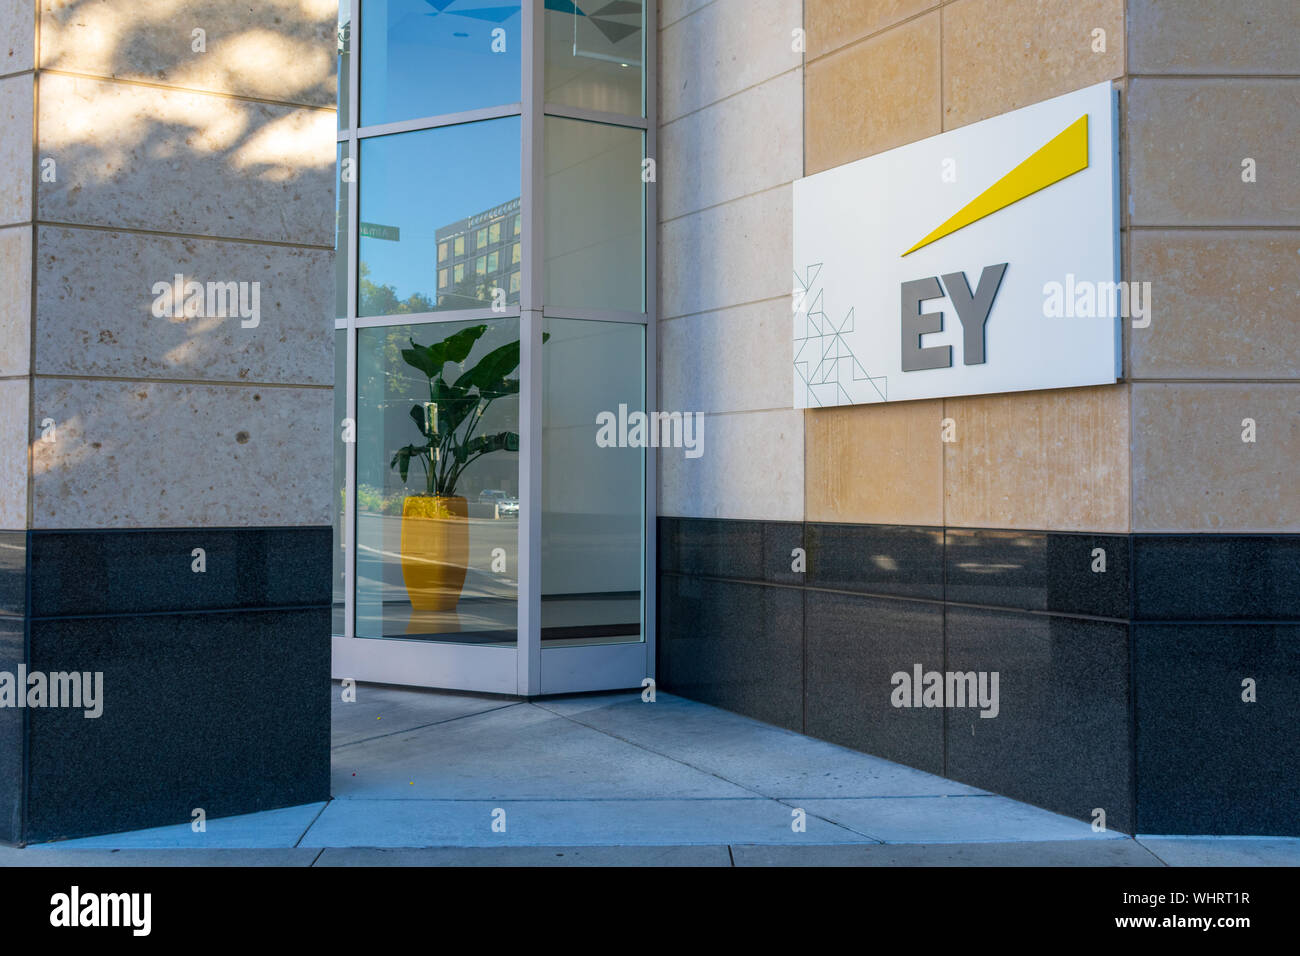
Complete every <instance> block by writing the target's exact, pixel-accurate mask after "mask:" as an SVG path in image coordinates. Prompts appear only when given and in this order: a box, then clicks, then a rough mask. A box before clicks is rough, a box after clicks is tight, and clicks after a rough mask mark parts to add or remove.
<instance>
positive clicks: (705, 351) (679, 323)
mask: <svg viewBox="0 0 1300 956" xmlns="http://www.w3.org/2000/svg"><path fill="white" fill-rule="evenodd" d="M790 336H791V318H790V300H789V298H788V297H783V298H780V299H770V300H768V301H767V302H756V303H752V304H750V305H743V306H738V307H736V308H733V309H724V310H721V311H719V312H706V313H703V314H701V315H688V316H685V317H683V318H680V319H673V320H671V321H669V322H661V323H660V324H659V407H660V408H663V409H666V410H669V411H704V412H736V411H756V410H760V409H767V408H781V409H786V408H789V407H790V405H791V394H792V392H793V390H794V382H793V380H794V369H793V366H792V365H791V360H790V356H791V351H792V346H791V341H790Z"/></svg>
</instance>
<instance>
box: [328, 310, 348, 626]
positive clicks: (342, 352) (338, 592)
mask: <svg viewBox="0 0 1300 956" xmlns="http://www.w3.org/2000/svg"><path fill="white" fill-rule="evenodd" d="M347 417H348V333H347V332H345V331H343V330H342V329H340V330H338V331H336V332H335V333H334V494H333V500H332V501H331V502H330V517H331V518H332V520H333V523H334V613H333V616H332V625H333V630H332V633H334V634H336V635H338V636H339V637H342V636H343V613H344V602H345V601H346V590H345V589H346V587H347V581H346V579H345V574H346V567H347V566H346V563H345V560H344V559H345V557H346V555H347V552H346V550H345V549H346V547H347V537H346V534H347V531H346V528H345V522H346V521H347V494H348V458H347V445H346V444H344V442H343V419H345V418H347Z"/></svg>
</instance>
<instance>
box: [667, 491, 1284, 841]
mask: <svg viewBox="0 0 1300 956" xmlns="http://www.w3.org/2000/svg"><path fill="white" fill-rule="evenodd" d="M659 540H660V542H661V544H660V549H659V595H660V597H659V608H660V610H659V644H658V667H659V681H660V686H661V687H663V688H664V689H665V690H668V691H670V692H675V693H680V694H682V695H684V696H687V697H692V698H694V699H698V700H703V701H706V702H708V703H713V704H717V705H718V706H722V707H726V708H728V709H732V710H736V711H738V712H740V713H744V714H747V715H749V716H752V717H755V718H757V719H760V720H765V721H768V722H771V723H775V724H779V725H780V726H783V727H789V728H791V729H796V730H800V731H802V732H804V733H808V734H810V735H812V736H816V737H820V738H823V739H826V740H830V741H833V742H835V743H839V744H842V745H844V746H848V747H853V748H855V749H859V750H864V751H866V752H869V753H872V754H876V755H878V756H882V757H886V758H888V759H891V760H895V761H898V762H900V763H904V764H908V765H909V766H914V767H918V768H920V769H924V770H927V771H930V772H933V773H938V774H943V775H946V776H948V777H951V778H953V779H956V780H960V781H962V782H964V783H968V784H971V785H973V786H977V787H981V788H983V789H988V790H991V791H993V792H996V793H1001V794H1005V795H1007V796H1011V797H1014V798H1016V799H1020V800H1024V801H1026V802H1029V803H1033V804H1036V805H1038V806H1042V807H1045V808H1047V809H1050V810H1054V811H1056V812H1059V813H1063V814H1067V815H1069V816H1073V817H1076V818H1079V819H1084V820H1088V821H1090V822H1092V821H1094V820H1095V819H1097V816H1098V815H1097V811H1098V810H1101V811H1104V813H1105V820H1106V825H1107V826H1108V827H1109V828H1110V829H1112V830H1118V831H1121V832H1126V833H1134V832H1145V833H1213V834H1233V833H1235V834H1262V835H1279V836H1292V835H1300V734H1297V733H1295V730H1294V715H1295V713H1296V712H1297V705H1298V704H1300V536H1294V535H1276V536H1269V535H1106V534H1079V533H1057V532H1022V531H1002V530H980V529H964V528H963V529H956V528H948V529H942V528H926V527H899V526H875V525H837V524H817V523H808V524H798V523H788V522H760V521H724V520H717V519H710V520H704V519H690V518H668V517H664V518H660V519H659ZM798 547H803V548H806V550H807V569H806V571H805V572H804V573H803V574H799V573H795V572H792V570H791V567H790V552H791V549H793V548H798ZM800 616H801V617H802V626H800V623H799V619H800ZM914 664H921V665H922V666H923V668H925V669H927V670H928V669H934V670H938V671H955V672H995V671H996V672H998V674H999V675H1000V707H999V713H998V716H997V717H996V718H993V719H985V718H981V717H979V716H978V713H977V712H976V711H974V710H972V709H969V708H968V709H960V708H933V709H925V708H923V709H904V708H898V707H895V706H893V703H892V701H891V698H890V693H891V690H892V683H891V675H893V674H895V673H897V672H898V671H900V670H906V669H907V668H909V667H911V666H913V665H914ZM1246 678H1251V679H1253V680H1254V681H1255V684H1256V687H1257V699H1256V702H1255V703H1245V702H1243V701H1242V699H1241V694H1242V690H1243V688H1242V684H1241V682H1242V680H1244V679H1246ZM800 717H801V719H799V718H800Z"/></svg>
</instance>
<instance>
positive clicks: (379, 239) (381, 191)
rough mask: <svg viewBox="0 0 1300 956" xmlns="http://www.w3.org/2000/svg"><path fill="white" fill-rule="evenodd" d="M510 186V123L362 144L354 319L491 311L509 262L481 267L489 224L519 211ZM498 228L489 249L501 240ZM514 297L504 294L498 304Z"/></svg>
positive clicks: (514, 140) (515, 128)
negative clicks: (441, 274) (442, 273)
mask: <svg viewBox="0 0 1300 956" xmlns="http://www.w3.org/2000/svg"><path fill="white" fill-rule="evenodd" d="M367 9H369V8H367ZM519 183H520V179H519V118H518V117H514V116H510V117H506V118H504V119H496V120H487V121H485V122H482V123H465V124H463V125H460V126H448V127H444V128H441V129H430V130H421V131H420V132H416V133H401V134H398V135H395V136H381V137H378V138H376V139H367V140H363V141H362V143H361V184H360V185H361V206H360V214H361V239H360V259H361V262H360V266H359V269H360V272H359V274H358V282H359V285H360V296H359V297H360V302H359V303H358V308H359V314H360V315H363V316H370V315H396V314H402V313H412V312H433V311H437V310H442V309H475V308H483V307H485V306H489V305H491V304H492V289H493V288H502V289H506V288H508V280H509V276H508V274H506V273H505V270H508V268H509V265H508V260H507V265H506V266H505V270H502V269H500V268H499V269H498V272H496V273H488V272H487V271H486V264H487V263H486V256H485V252H486V250H488V249H491V248H493V247H492V245H491V242H490V241H489V239H490V234H491V229H490V226H491V225H492V224H493V223H494V222H501V221H504V220H506V219H508V218H509V217H510V216H513V215H514V214H516V213H517V212H518V211H519ZM506 232H507V230H505V229H501V230H500V238H499V240H498V244H497V248H502V247H504V246H505V245H506V243H507V242H508V241H511V240H510V237H508V236H507V235H506ZM480 233H482V235H483V239H484V244H483V246H482V247H480V246H479V245H478V244H477V242H478V238H479V234H480ZM444 243H446V244H447V246H448V249H447V254H446V258H444V259H442V260H441V262H440V261H439V259H438V255H439V251H440V247H441V246H442V245H443V244H444ZM480 256H482V257H484V259H485V261H484V267H485V271H484V272H483V273H481V274H480V273H479V272H478V271H477V269H476V267H475V266H476V260H477V259H478V258H479V257H480ZM499 258H500V259H504V258H505V257H499ZM466 263H468V267H465V266H466ZM439 264H440V265H442V266H443V267H447V266H450V267H451V272H452V281H451V284H450V285H448V286H447V288H445V289H439V288H438V286H437V278H438V269H437V265H439ZM462 267H464V268H462ZM518 301H519V296H518V295H514V296H510V295H509V293H508V292H507V296H506V302H507V303H518Z"/></svg>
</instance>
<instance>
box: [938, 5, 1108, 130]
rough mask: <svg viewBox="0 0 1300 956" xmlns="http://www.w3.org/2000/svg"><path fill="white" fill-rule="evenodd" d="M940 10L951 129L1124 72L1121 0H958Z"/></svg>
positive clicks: (946, 125)
mask: <svg viewBox="0 0 1300 956" xmlns="http://www.w3.org/2000/svg"><path fill="white" fill-rule="evenodd" d="M942 13H943V73H944V84H943V87H944V88H943V128H944V129H946V130H947V129H955V128H956V127H958V126H965V125H966V124H968V123H974V122H975V121H977V120H982V119H987V118H988V117H990V116H997V115H999V114H1001V113H1007V112H1010V111H1011V110H1014V109H1019V108H1020V107H1022V106H1028V105H1029V104H1031V103H1039V102H1041V101H1043V100H1047V99H1051V98H1052V97H1054V96H1060V95H1061V94H1063V93H1069V92H1071V91H1072V90H1077V89H1081V88H1083V87H1085V86H1091V85H1092V84H1094V83H1099V82H1101V81H1102V80H1110V79H1115V78H1117V77H1120V76H1123V74H1124V2H1123V0H956V2H955V3H951V4H949V5H948V6H945V7H944V8H943V11H942ZM1097 29H1100V30H1105V31H1106V36H1105V40H1106V50H1105V52H1104V53H1103V52H1094V51H1093V45H1094V38H1093V30H1097Z"/></svg>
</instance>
